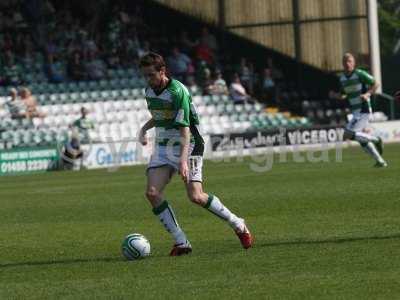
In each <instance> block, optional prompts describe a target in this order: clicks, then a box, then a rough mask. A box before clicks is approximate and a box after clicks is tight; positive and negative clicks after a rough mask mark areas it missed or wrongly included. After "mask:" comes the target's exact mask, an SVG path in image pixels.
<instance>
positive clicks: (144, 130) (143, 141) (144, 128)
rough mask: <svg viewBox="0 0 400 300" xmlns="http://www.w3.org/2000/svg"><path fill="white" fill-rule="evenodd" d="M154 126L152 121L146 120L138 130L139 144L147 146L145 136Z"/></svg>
mask: <svg viewBox="0 0 400 300" xmlns="http://www.w3.org/2000/svg"><path fill="white" fill-rule="evenodd" d="M154 126H155V123H154V119H153V118H151V119H150V120H148V121H147V122H146V123H145V124H144V125H143V126H142V128H140V130H139V142H140V143H141V144H142V145H147V136H146V133H147V130H149V129H151V128H153V127H154Z"/></svg>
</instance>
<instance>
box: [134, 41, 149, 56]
mask: <svg viewBox="0 0 400 300" xmlns="http://www.w3.org/2000/svg"><path fill="white" fill-rule="evenodd" d="M149 52H150V42H149V41H144V42H143V46H141V47H139V48H138V49H137V56H138V57H139V58H141V57H142V56H144V55H146V54H147V53H149Z"/></svg>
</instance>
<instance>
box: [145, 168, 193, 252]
mask: <svg viewBox="0 0 400 300" xmlns="http://www.w3.org/2000/svg"><path fill="white" fill-rule="evenodd" d="M172 172H173V169H172V167H171V166H168V165H164V166H160V167H156V168H149V169H148V170H147V188H146V198H147V199H148V200H149V201H150V203H151V205H152V207H153V213H154V214H155V215H156V216H157V217H158V218H159V220H160V221H161V223H162V224H163V225H164V227H165V229H166V230H167V231H168V232H169V233H171V235H172V236H173V238H174V240H175V245H174V248H173V249H172V251H171V255H181V254H185V253H189V252H191V250H192V248H191V246H190V243H189V241H188V240H187V238H186V235H185V233H184V232H183V230H182V229H181V227H180V226H179V224H178V221H177V219H176V216H175V213H174V211H173V209H172V207H171V205H170V204H169V203H168V202H167V200H165V198H164V195H163V191H164V188H165V186H166V185H167V184H168V183H169V181H170V179H171V175H172ZM177 247H179V248H180V249H178V250H176V248H177Z"/></svg>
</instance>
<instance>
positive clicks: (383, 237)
mask: <svg viewBox="0 0 400 300" xmlns="http://www.w3.org/2000/svg"><path fill="white" fill-rule="evenodd" d="M399 238H400V233H393V234H387V235H371V236H353V237H351V236H349V237H332V238H327V239H307V238H300V239H292V240H288V241H276V242H266V243H260V244H259V245H257V246H258V247H274V246H285V245H286V246H287V245H307V244H342V243H351V242H358V241H368V240H371V241H373V240H393V239H399Z"/></svg>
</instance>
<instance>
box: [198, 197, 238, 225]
mask: <svg viewBox="0 0 400 300" xmlns="http://www.w3.org/2000/svg"><path fill="white" fill-rule="evenodd" d="M204 208H206V209H207V210H208V211H210V212H211V213H213V214H214V215H216V216H218V217H220V218H221V219H223V220H225V221H227V222H228V223H229V225H231V227H232V228H233V229H241V227H243V219H241V218H239V217H238V216H236V215H235V214H234V213H232V212H231V211H230V210H229V209H228V208H227V207H226V206H225V205H223V204H222V202H221V201H220V200H219V199H218V197H217V196H214V195H211V194H208V201H207V204H206V205H205V206H204Z"/></svg>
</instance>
